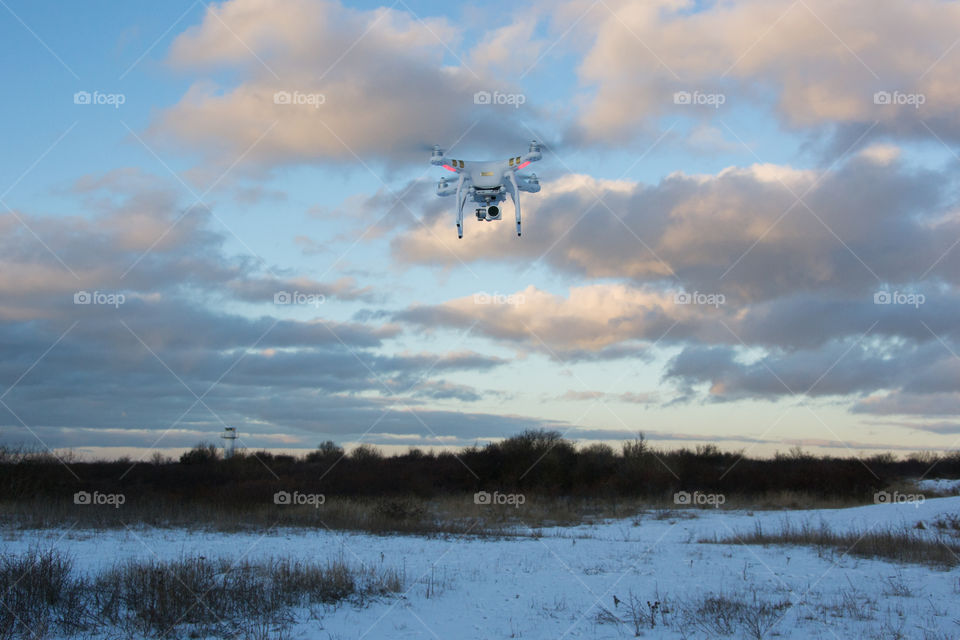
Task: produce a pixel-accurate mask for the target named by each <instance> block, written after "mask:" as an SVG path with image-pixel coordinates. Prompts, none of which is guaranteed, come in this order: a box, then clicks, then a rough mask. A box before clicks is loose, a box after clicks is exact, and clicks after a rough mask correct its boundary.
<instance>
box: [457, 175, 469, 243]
mask: <svg viewBox="0 0 960 640" xmlns="http://www.w3.org/2000/svg"><path fill="white" fill-rule="evenodd" d="M462 190H463V175H462V174H461V175H460V181H459V182H457V238H458V239H460V238H463V205H465V204H466V203H467V194H465V193H464V194H463V196H462V197H461V195H460V192H461V191H462Z"/></svg>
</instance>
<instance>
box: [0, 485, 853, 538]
mask: <svg viewBox="0 0 960 640" xmlns="http://www.w3.org/2000/svg"><path fill="white" fill-rule="evenodd" d="M70 498H72V496H70ZM853 504H862V503H853V502H850V501H840V500H836V499H823V498H818V497H816V496H811V495H807V494H803V493H798V492H776V493H770V494H764V495H763V496H760V497H754V498H746V497H742V496H727V501H726V503H725V504H724V505H723V506H722V507H721V508H722V509H727V510H729V509H741V510H751V509H752V510H765V509H814V508H821V509H822V508H842V507H847V506H852V505H853ZM712 508H713V507H705V506H677V505H676V504H674V502H673V499H672V496H665V497H664V498H662V499H659V500H651V499H641V498H630V499H618V498H601V499H591V498H569V497H567V498H564V497H547V496H537V495H530V494H527V495H526V501H525V502H524V504H522V505H521V506H519V507H516V506H511V505H496V504H486V505H478V504H475V503H474V499H473V494H455V495H448V496H442V497H437V498H430V499H425V498H419V497H414V496H410V497H384V498H350V497H348V498H339V497H334V496H328V497H327V499H326V501H325V502H324V504H322V505H320V506H319V507H313V506H310V505H276V504H273V503H272V502H264V501H254V502H246V503H242V504H232V505H225V504H217V503H215V504H211V503H207V502H204V501H196V502H191V501H186V500H170V499H158V498H141V497H138V496H136V495H135V494H127V496H126V502H125V503H124V504H123V505H122V506H121V507H120V508H113V507H111V506H107V505H76V504H74V503H73V501H72V499H65V500H31V501H28V500H20V501H7V502H3V503H0V527H5V528H9V529H50V528H59V527H64V526H75V527H79V528H86V529H116V528H123V527H128V526H135V525H144V526H150V527H161V528H188V529H197V528H202V529H209V530H213V531H222V532H236V531H249V530H263V529H268V528H273V527H292V528H309V529H332V530H350V531H365V532H369V533H374V534H395V533H400V534H409V535H426V536H433V535H482V536H524V535H531V533H533V534H537V533H538V532H539V531H540V530H541V529H543V528H545V527H554V526H572V525H580V524H592V523H596V522H602V521H605V520H609V519H634V520H636V521H638V522H639V521H642V520H644V519H646V518H655V519H664V518H666V519H674V518H687V517H695V516H696V515H697V514H699V513H701V512H703V511H704V510H705V509H706V510H710V509H712Z"/></svg>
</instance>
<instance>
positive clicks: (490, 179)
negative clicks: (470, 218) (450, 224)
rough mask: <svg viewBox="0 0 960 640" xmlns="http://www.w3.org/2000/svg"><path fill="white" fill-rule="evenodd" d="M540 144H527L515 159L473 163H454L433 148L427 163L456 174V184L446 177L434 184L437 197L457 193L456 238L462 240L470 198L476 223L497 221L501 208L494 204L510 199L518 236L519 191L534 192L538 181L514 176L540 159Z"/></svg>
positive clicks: (439, 150)
mask: <svg viewBox="0 0 960 640" xmlns="http://www.w3.org/2000/svg"><path fill="white" fill-rule="evenodd" d="M541 157H542V156H541V155H540V145H539V144H538V143H537V141H536V140H534V141H532V142H531V143H530V150H529V151H528V152H527V154H526V155H523V156H516V157H515V158H509V159H507V160H501V161H499V162H497V161H493V162H476V161H472V160H471V161H466V160H454V159H453V158H447V157H446V156H444V155H443V150H442V149H441V148H440V147H439V146H436V145H434V147H433V155H432V156H431V157H430V164H434V165H436V166H438V167H443V168H444V169H446V170H447V171H453V172H454V173H456V174H459V176H460V177H459V178H458V179H457V182H456V184H453V183H451V182H448V180H447V178H446V177H443V178H441V179H440V182H438V183H437V195H438V196H452V195H453V194H457V237H458V238H462V237H463V206H464V205H465V204H466V203H467V200H468V199H470V200H472V201H473V202H475V203H476V204H478V205H480V206H478V207H477V220H487V221H489V220H500V219H501V215H500V214H501V212H500V207H498V206H497V205H498V204H500V203H501V202H503V201H504V200H506V199H507V194H508V193H509V194H510V198H511V199H512V200H513V206H514V209H516V212H517V235H518V236H519V235H520V192H521V191H527V192H529V193H537V192H538V191H540V181H539V180H537V174H535V173H531V174H520V173H517V171H519V170H520V169H523V168H524V167H526V166H527V165H528V164H530V163H531V162H536V161H537V160H540V158H541Z"/></svg>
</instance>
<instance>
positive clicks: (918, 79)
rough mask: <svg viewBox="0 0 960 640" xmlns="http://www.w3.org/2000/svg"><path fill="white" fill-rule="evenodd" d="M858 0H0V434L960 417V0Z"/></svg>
mask: <svg viewBox="0 0 960 640" xmlns="http://www.w3.org/2000/svg"><path fill="white" fill-rule="evenodd" d="M859 4H864V3H859V2H854V3H852V4H851V5H850V6H849V7H847V6H844V7H835V6H833V5H830V4H828V3H825V2H824V3H820V2H811V3H804V4H803V6H798V5H796V4H791V3H787V2H779V1H776V2H764V3H761V2H732V3H724V4H713V3H683V2H679V3H678V2H667V1H666V0H665V1H663V2H655V3H648V4H643V5H638V4H635V3H627V2H624V3H619V2H611V3H600V4H596V3H589V2H581V1H578V0H570V1H567V2H562V3H559V4H557V3H547V2H533V3H525V4H523V5H517V4H516V3H494V4H492V5H491V4H489V3H484V4H482V5H474V4H470V3H458V4H449V3H432V2H428V3H415V2H408V3H404V2H398V3H395V4H393V5H388V6H387V7H383V6H381V5H379V4H377V3H343V4H342V3H339V2H314V1H312V0H296V1H293V2H289V3H284V5H283V6H282V8H277V7H273V6H269V5H268V4H267V3H261V2H256V1H254V0H227V1H225V2H222V3H210V4H206V3H203V2H195V3H189V2H182V3H160V4H157V3H146V2H131V3H124V4H123V5H122V6H121V5H116V4H115V3H106V2H96V3H87V4H84V6H83V7H82V8H81V7H79V6H73V5H70V6H61V5H56V4H53V3H44V2H39V3H36V2H20V1H16V0H5V2H4V5H3V7H0V13H2V14H3V15H4V19H3V20H2V21H0V53H2V56H3V58H4V60H7V61H10V62H9V63H8V64H7V65H5V66H4V86H5V89H6V94H7V96H8V99H7V100H5V101H3V102H2V103H0V116H2V122H3V123H4V125H5V126H4V128H3V130H4V143H5V147H6V150H7V153H5V154H3V157H2V158H0V183H2V184H0V194H3V195H2V200H3V202H4V203H5V204H6V206H5V207H3V208H2V209H0V220H2V227H0V228H2V229H3V231H4V234H3V236H4V239H3V242H4V248H3V250H2V251H0V261H2V262H3V264H0V272H2V273H4V274H5V275H3V276H0V301H2V302H0V348H2V349H3V350H4V351H5V353H3V357H2V358H0V359H2V362H3V364H2V365H0V394H3V395H2V396H0V401H2V404H0V425H2V427H3V433H2V441H3V442H5V443H8V444H23V445H26V446H34V447H48V448H53V449H62V448H74V449H76V450H78V451H81V452H83V453H85V454H90V455H107V454H110V453H117V452H126V453H131V452H132V453H134V454H135V455H144V454H145V453H148V452H149V451H150V450H152V449H154V448H156V449H161V450H164V451H167V452H175V451H178V450H180V449H182V448H183V447H187V446H190V445H192V444H194V443H195V442H197V441H199V440H204V439H206V440H210V439H214V438H215V437H216V435H217V434H218V433H219V432H220V431H221V430H222V428H223V426H224V425H226V424H229V425H231V426H237V427H238V428H239V429H240V431H241V433H242V434H243V437H244V443H243V444H245V445H246V446H249V447H267V448H291V449H301V448H310V447H313V446H315V445H316V443H318V442H320V441H322V440H327V439H333V440H336V441H338V442H340V443H344V444H347V445H350V444H355V443H358V442H370V443H373V444H377V445H381V446H394V445H404V446H406V445H415V446H459V445H464V444H471V443H474V442H484V441H489V440H491V439H497V438H501V437H505V436H508V435H511V434H512V433H516V432H517V431H519V430H521V429H525V428H539V427H546V428H555V429H558V430H560V431H561V432H563V433H565V434H567V435H568V437H571V438H574V439H577V440H582V441H594V440H602V441H607V442H615V441H618V440H623V439H627V438H630V437H632V435H633V434H635V433H636V432H638V431H643V432H645V433H646V434H647V436H648V437H649V438H650V439H652V440H654V441H655V442H657V444H659V445H662V446H667V447H669V446H679V445H681V444H695V443H703V442H716V443H718V444H720V445H721V446H723V447H724V448H731V449H739V448H749V450H750V451H751V452H752V453H757V454H770V453H772V452H773V451H775V450H783V449H786V448H789V447H790V446H793V445H797V444H799V445H801V446H805V447H807V448H809V449H813V450H818V451H829V452H834V453H850V452H871V451H877V450H897V451H909V450H914V449H918V448H930V449H948V448H954V447H955V446H956V438H957V434H960V425H958V423H957V422H956V421H955V419H954V416H955V414H956V411H957V409H960V393H958V391H957V390H956V389H957V385H956V383H958V382H960V363H958V362H957V357H956V355H955V354H956V353H957V352H960V345H957V343H956V339H957V327H956V324H955V322H954V321H953V318H955V317H956V314H955V311H956V310H957V306H958V302H960V299H958V298H957V294H956V281H957V276H958V271H957V267H958V262H957V259H958V258H957V256H956V255H955V253H956V252H955V250H954V243H955V242H956V241H957V240H958V238H960V224H958V223H960V221H958V219H957V214H956V211H957V208H956V204H957V203H956V197H957V189H956V185H955V184H954V172H955V169H956V166H957V156H956V155H955V146H956V142H957V138H958V136H960V127H958V126H957V125H958V124H960V123H958V121H957V117H956V113H957V110H956V107H957V106H958V105H956V104H955V103H956V102H957V101H958V100H960V97H958V96H957V95H956V93H955V92H954V91H952V90H951V89H950V87H951V86H953V83H952V78H953V77H954V75H952V74H955V72H956V71H957V67H958V66H960V52H957V50H956V49H954V48H953V47H952V45H953V44H955V43H954V36H953V34H954V33H955V29H954V30H951V29H950V26H951V25H955V24H956V23H957V19H958V12H957V8H956V6H955V5H954V4H953V3H934V2H932V1H931V2H920V3H916V5H917V6H912V5H911V6H910V7H906V6H904V7H899V6H898V7H885V8H882V9H877V8H876V7H872V6H870V7H869V11H867V10H866V8H867V5H866V4H865V6H864V7H859V8H858V6H855V5H859ZM893 25H900V26H901V27H902V28H899V29H894V28H893ZM877 33H879V34H881V35H882V36H883V37H874V36H873V34H877ZM894 52H896V54H895V53H894ZM481 90H482V91H499V92H502V93H508V94H516V95H521V96H523V104H522V106H520V107H519V108H513V107H510V106H501V107H491V106H487V105H477V104H474V102H473V100H472V96H473V94H474V92H476V91H481ZM277 91H287V92H301V93H304V94H309V95H321V96H323V102H322V104H320V105H319V106H317V107H316V108H314V107H312V106H309V105H299V106H296V105H281V104H276V103H275V102H274V101H273V99H272V96H273V94H274V93H275V92H277ZM77 92H89V93H90V94H93V95H104V96H110V97H107V98H104V99H105V100H107V101H108V102H116V101H121V102H122V104H120V105H118V106H116V107H115V106H114V105H112V104H76V103H75V101H74V95H75V94H76V93H77ZM878 92H879V93H880V94H885V95H889V96H891V101H890V102H889V103H886V102H884V99H883V98H882V97H881V98H877V95H879V94H878ZM678 95H688V96H692V104H686V103H685V102H684V100H683V99H682V98H678V97H677V96H678ZM697 101H700V104H697ZM718 102H719V104H718ZM532 137H536V138H538V139H540V140H541V141H542V142H544V143H545V145H546V151H545V153H544V160H543V162H542V163H540V164H538V165H535V166H534V167H532V168H533V169H535V170H536V172H537V174H538V175H539V176H540V178H541V182H542V184H543V191H541V193H539V194H524V196H525V197H524V200H523V204H524V210H525V215H526V224H525V234H524V237H523V238H522V239H518V238H516V237H513V236H512V234H511V229H510V228H509V226H510V225H509V223H505V224H498V223H478V222H476V221H469V220H468V223H467V227H466V230H465V237H464V238H463V240H459V241H458V240H457V238H456V234H455V228H454V225H453V220H454V212H453V205H452V199H442V198H438V197H437V196H436V195H435V194H434V186H433V185H434V183H435V181H436V180H437V179H438V177H439V175H438V174H439V173H440V172H441V171H442V170H440V169H437V168H435V167H431V166H430V165H429V163H428V162H427V160H428V155H429V154H428V151H427V149H428V147H429V145H431V144H434V143H439V144H441V145H443V146H444V147H445V148H451V147H452V149H451V150H450V152H449V153H450V155H452V156H454V157H466V158H476V159H484V158H487V157H499V156H504V157H506V156H509V155H513V154H519V153H522V152H523V151H525V146H526V143H527V141H529V139H531V138H532ZM283 291H286V292H294V291H295V292H299V293H302V294H304V296H313V298H311V299H312V300H318V299H320V297H322V299H323V303H322V304H316V305H310V304H306V305H283V304H276V303H275V301H274V295H275V294H277V293H279V292H283ZM78 292H88V293H93V292H99V293H101V294H104V295H113V296H116V295H121V296H122V297H123V302H122V304H116V305H110V304H98V302H100V301H101V300H103V299H105V298H103V296H101V297H100V298H97V299H95V300H94V301H93V304H75V303H74V295H75V294H77V293H78ZM684 292H686V293H691V294H692V293H694V292H697V293H699V294H702V296H701V297H703V296H712V298H711V300H714V301H716V300H720V302H719V303H716V304H714V303H709V304H698V303H697V300H696V299H694V303H693V304H685V303H684V302H683V298H682V297H680V298H678V297H677V294H683V293H684ZM877 293H880V294H884V295H885V294H887V293H889V294H891V300H892V301H891V302H890V303H888V304H878V303H877V301H876V300H875V294H877ZM478 296H479V297H478ZM485 296H486V297H485ZM718 296H719V298H718ZM491 298H492V299H493V303H492V304H486V303H482V302H484V301H486V300H488V299H491ZM882 299H883V298H882V296H881V302H882ZM918 300H920V302H917V301H918Z"/></svg>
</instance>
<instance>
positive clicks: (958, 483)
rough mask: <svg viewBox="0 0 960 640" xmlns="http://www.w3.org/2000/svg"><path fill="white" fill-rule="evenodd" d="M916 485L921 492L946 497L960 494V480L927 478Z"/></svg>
mask: <svg viewBox="0 0 960 640" xmlns="http://www.w3.org/2000/svg"><path fill="white" fill-rule="evenodd" d="M916 485H917V489H918V490H920V491H930V492H932V493H938V494H944V495H951V494H954V495H956V494H960V479H952V480H951V479H948V478H925V479H923V480H918V481H917V482H916Z"/></svg>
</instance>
